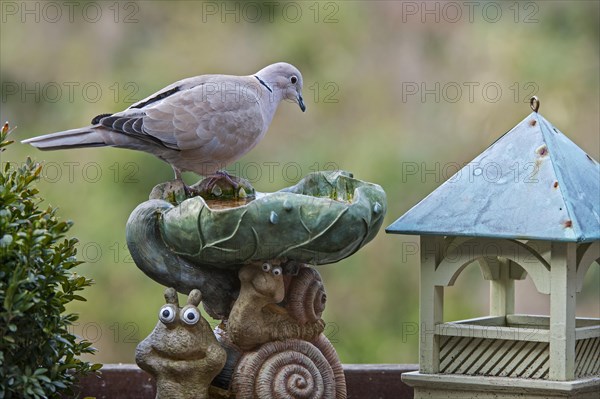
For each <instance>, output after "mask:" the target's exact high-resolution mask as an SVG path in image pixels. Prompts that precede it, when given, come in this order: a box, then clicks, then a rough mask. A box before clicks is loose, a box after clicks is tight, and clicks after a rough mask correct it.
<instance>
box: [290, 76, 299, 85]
mask: <svg viewBox="0 0 600 399" xmlns="http://www.w3.org/2000/svg"><path fill="white" fill-rule="evenodd" d="M297 81H298V78H297V77H295V76H292V77H291V78H290V82H292V84H296V82H297Z"/></svg>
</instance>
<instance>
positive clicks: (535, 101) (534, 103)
mask: <svg viewBox="0 0 600 399" xmlns="http://www.w3.org/2000/svg"><path fill="white" fill-rule="evenodd" d="M529 106H530V107H531V109H532V110H533V112H535V113H537V112H538V110H539V109H540V99H539V98H537V96H533V97H531V99H530V100H529Z"/></svg>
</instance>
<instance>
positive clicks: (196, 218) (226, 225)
mask: <svg viewBox="0 0 600 399" xmlns="http://www.w3.org/2000/svg"><path fill="white" fill-rule="evenodd" d="M385 212H386V197H385V192H384V191H383V189H382V188H381V187H380V186H378V185H376V184H372V183H366V182H363V181H360V180H357V179H354V178H352V177H351V174H349V173H347V172H342V171H336V172H317V173H312V174H310V175H308V176H307V177H305V178H304V179H302V180H301V181H300V182H299V183H298V184H296V185H295V186H292V187H289V188H286V189H283V190H281V191H278V192H275V193H269V194H258V195H257V198H256V199H255V200H253V201H251V202H249V203H247V204H244V205H240V206H232V207H222V206H220V207H218V208H217V207H211V205H210V204H207V202H206V201H205V200H204V199H203V198H202V197H199V196H198V197H193V198H190V199H187V200H184V201H183V202H181V203H180V204H179V205H177V206H174V205H172V204H170V203H169V202H166V201H163V200H156V199H155V200H150V201H147V202H144V203H142V204H140V205H139V206H138V207H137V208H136V209H135V210H134V211H133V213H132V214H131V216H130V218H129V221H128V222H127V243H128V246H129V249H130V252H131V254H132V256H133V259H134V261H135V263H136V265H137V266H138V267H139V268H140V269H141V270H142V271H144V272H145V273H146V274H148V275H149V276H150V277H151V278H153V279H154V280H156V281H157V282H159V283H161V284H164V285H168V286H173V287H175V288H176V289H177V290H178V291H181V292H189V291H190V290H191V289H193V288H200V290H201V291H202V292H203V294H204V297H205V298H206V300H208V303H206V302H205V304H206V305H207V306H208V308H210V309H209V310H213V313H215V314H221V313H222V310H223V309H215V308H214V306H211V305H215V304H211V303H210V302H212V301H210V299H209V298H210V296H213V295H215V293H214V292H207V291H206V287H209V286H210V287H213V288H214V287H216V288H217V290H219V291H221V292H220V296H223V293H224V291H228V292H229V296H233V297H235V295H236V292H235V291H236V290H237V288H238V286H239V283H238V282H237V269H238V268H239V267H240V266H241V265H243V264H246V263H249V262H261V261H269V260H273V259H278V260H282V261H296V262H302V263H309V264H313V265H321V264H327V263H334V262H337V261H339V260H341V259H343V258H345V257H347V256H349V255H351V254H352V253H354V252H356V251H357V250H358V249H359V248H361V247H362V246H363V245H365V244H366V243H367V242H369V241H370V240H372V239H373V237H375V235H376V234H377V232H378V231H379V228H380V227H381V224H382V222H383V217H384V215H385ZM210 291H215V290H214V289H210ZM224 300H227V298H225V297H222V298H220V299H219V301H224ZM225 313H227V310H226V309H225Z"/></svg>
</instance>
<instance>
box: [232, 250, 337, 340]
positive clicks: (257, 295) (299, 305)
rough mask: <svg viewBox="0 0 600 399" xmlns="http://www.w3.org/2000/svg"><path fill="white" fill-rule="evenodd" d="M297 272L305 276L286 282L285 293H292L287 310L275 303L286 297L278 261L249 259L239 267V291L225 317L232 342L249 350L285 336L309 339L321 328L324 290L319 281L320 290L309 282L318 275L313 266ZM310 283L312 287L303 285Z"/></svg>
mask: <svg viewBox="0 0 600 399" xmlns="http://www.w3.org/2000/svg"><path fill="white" fill-rule="evenodd" d="M305 269H309V268H308V267H306V266H303V268H302V269H300V270H305ZM311 270H312V269H311ZM298 274H299V275H302V276H304V277H303V278H302V279H298V281H297V282H294V279H293V278H292V282H290V283H289V286H288V293H290V294H293V295H291V296H290V295H288V301H287V302H288V304H289V309H290V310H291V311H290V310H288V308H286V307H283V306H280V305H277V304H279V303H281V302H282V301H284V299H285V298H286V289H285V282H284V275H283V269H282V267H281V265H277V264H275V262H272V263H269V262H264V263H262V264H258V263H251V264H248V265H245V266H243V267H242V268H241V269H240V272H239V274H238V275H239V278H240V282H241V288H240V294H239V297H238V299H237V300H236V302H235V304H234V305H233V307H232V309H231V313H230V314H229V319H228V320H227V335H228V337H229V339H230V340H231V341H232V342H233V343H234V344H235V345H237V346H238V347H239V348H240V349H242V350H251V349H253V348H256V347H257V346H258V345H260V344H264V343H266V342H270V341H278V340H284V339H288V338H296V339H302V340H307V341H311V340H313V339H315V338H316V337H318V336H319V334H321V333H322V332H323V330H324V329H325V323H324V322H323V320H322V319H321V317H320V316H321V313H322V312H323V309H324V306H325V292H324V289H323V285H322V283H321V284H320V287H321V289H320V290H319V288H318V286H319V284H314V285H311V282H313V281H316V282H317V283H319V282H320V277H318V273H317V272H316V271H314V270H313V271H312V272H311V271H306V272H304V271H303V272H299V273H298ZM296 277H298V276H296ZM317 278H318V280H316V279H317ZM304 280H306V281H304ZM313 286H314V287H315V288H314V289H311V290H306V289H305V288H307V287H313ZM294 287H296V288H294ZM304 295H308V296H309V297H310V299H306V298H304ZM315 298H316V299H315ZM305 307H306V308H308V309H305Z"/></svg>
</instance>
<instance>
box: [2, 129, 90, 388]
mask: <svg viewBox="0 0 600 399" xmlns="http://www.w3.org/2000/svg"><path fill="white" fill-rule="evenodd" d="M8 133H9V132H8V125H5V126H4V128H3V129H2V131H1V133H0V151H3V150H5V149H6V148H5V147H6V146H7V145H9V144H11V143H12V142H11V141H8V140H6V137H7V136H8ZM0 169H1V170H0V399H2V398H45V397H60V395H61V393H62V394H64V393H69V392H70V388H71V387H72V385H73V383H74V382H75V379H76V378H77V377H79V376H80V375H82V374H85V373H89V372H92V371H95V370H98V369H99V368H100V367H101V365H99V364H90V363H88V362H84V361H82V360H81V359H79V358H78V356H79V355H81V354H84V353H92V352H94V351H95V349H94V348H92V347H91V343H90V342H86V341H84V340H78V339H77V337H76V336H74V335H73V334H71V333H70V332H69V330H68V328H69V326H70V325H71V324H72V323H73V321H75V320H77V318H78V316H77V315H76V314H72V313H65V305H67V304H68V303H69V302H71V301H74V300H85V299H84V298H83V297H81V296H79V295H77V294H76V292H78V291H81V290H82V289H83V288H84V287H86V286H89V285H90V284H91V283H92V281H91V280H90V279H87V278H85V277H82V276H78V275H77V274H75V273H73V272H72V269H73V268H74V267H75V266H77V265H78V264H80V263H81V262H79V261H77V259H76V258H75V254H76V249H75V244H76V243H77V240H76V239H74V238H71V239H65V238H64V237H65V234H66V233H67V231H68V230H69V228H70V227H71V225H72V223H71V222H64V221H60V220H59V219H58V218H57V217H56V209H53V208H51V207H48V208H46V209H39V205H40V202H41V201H42V199H41V198H40V197H39V196H38V190H37V189H36V188H34V187H33V183H34V181H35V180H36V179H37V177H38V175H39V174H40V171H41V165H39V164H37V163H35V162H33V161H32V160H31V159H30V158H27V160H26V161H25V162H24V163H23V164H22V165H20V166H17V165H15V164H13V163H6V164H4V165H2V167H1V168H0Z"/></svg>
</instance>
